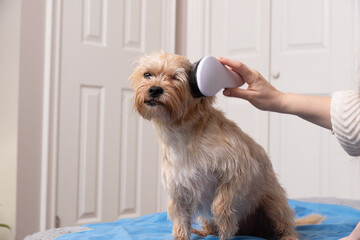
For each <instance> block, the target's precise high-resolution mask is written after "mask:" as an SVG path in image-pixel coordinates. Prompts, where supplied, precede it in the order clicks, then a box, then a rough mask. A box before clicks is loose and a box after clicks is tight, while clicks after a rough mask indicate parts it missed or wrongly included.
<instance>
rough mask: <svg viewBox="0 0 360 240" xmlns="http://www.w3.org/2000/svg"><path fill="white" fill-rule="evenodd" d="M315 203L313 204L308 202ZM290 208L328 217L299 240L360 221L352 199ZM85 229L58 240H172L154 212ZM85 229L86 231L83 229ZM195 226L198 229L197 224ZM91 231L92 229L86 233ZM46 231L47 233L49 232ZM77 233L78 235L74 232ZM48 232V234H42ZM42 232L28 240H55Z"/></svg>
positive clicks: (304, 229)
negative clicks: (41, 235)
mask: <svg viewBox="0 0 360 240" xmlns="http://www.w3.org/2000/svg"><path fill="white" fill-rule="evenodd" d="M307 201H312V202H307ZM315 201H318V202H319V201H320V202H321V201H327V202H333V203H339V204H346V205H350V206H352V207H349V206H345V205H339V204H327V203H315ZM289 204H290V206H291V207H292V208H293V209H294V210H295V213H296V216H297V217H303V216H307V215H309V214H312V213H317V214H321V215H324V216H326V220H325V221H324V222H323V223H322V224H320V225H306V226H298V227H297V228H296V230H297V232H298V233H299V234H300V239H304V240H305V239H309V240H315V239H319V240H320V239H329V240H330V239H339V238H341V237H344V236H347V235H349V234H350V232H351V231H352V230H353V229H354V227H355V226H356V224H357V223H358V222H359V221H360V210H359V209H356V208H357V207H359V208H360V204H359V201H351V200H341V199H340V200H338V199H316V198H312V199H303V200H302V201H297V200H289ZM82 227H83V228H82V229H77V227H75V228H62V229H63V230H64V229H65V230H67V231H68V232H73V233H70V234H65V232H64V233H62V234H61V235H62V236H60V234H59V235H58V236H59V237H57V238H56V240H75V239H76V240H85V239H86V240H90V239H99V240H102V239H103V240H105V239H106V240H112V239H114V240H115V239H116V240H118V239H121V240H145V239H146V240H155V239H156V240H162V239H163V240H170V239H172V236H171V229H172V222H171V221H169V220H168V219H167V214H166V212H163V213H154V214H149V215H146V216H142V217H138V218H131V219H120V220H118V221H116V222H111V223H96V224H89V225H84V226H82ZM84 227H86V228H84ZM193 227H195V228H199V226H198V225H194V226H193ZM87 229H91V230H87ZM59 230H61V229H57V230H56V229H54V230H49V231H50V232H51V231H53V233H54V231H59ZM49 231H47V232H49ZM75 231H77V232H75ZM42 233H46V232H42ZM39 234H41V233H37V234H34V235H32V236H28V237H27V238H25V240H33V239H38V240H39V239H44V240H50V239H54V237H53V238H45V237H44V238H40V235H39ZM63 234H65V235H63ZM191 239H192V240H195V239H207V240H218V239H219V238H218V237H216V236H208V237H206V238H204V237H200V236H197V235H195V234H192V235H191ZM240 239H249V240H250V239H262V238H257V237H247V236H241V237H234V238H232V240H240Z"/></svg>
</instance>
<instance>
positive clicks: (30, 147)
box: [16, 0, 176, 239]
mask: <svg viewBox="0 0 360 240" xmlns="http://www.w3.org/2000/svg"><path fill="white" fill-rule="evenodd" d="M104 1H108V0H104ZM26 2H27V1H22V13H21V16H22V20H21V23H22V27H21V36H22V37H21V52H22V53H21V56H20V80H19V82H20V91H19V96H20V100H19V143H18V170H17V206H16V208H17V216H16V239H23V238H24V237H25V236H26V235H28V234H31V233H34V232H38V231H44V230H46V229H49V228H54V227H55V226H56V223H55V217H56V205H57V202H56V199H57V196H56V194H57V163H58V162H57V161H58V118H59V86H60V81H61V76H60V70H61V37H62V32H61V28H62V26H61V22H62V2H63V0H38V1H37V2H36V4H35V5H36V7H34V6H35V5H34V3H33V2H32V3H26ZM162 13H163V16H162V18H163V21H162V23H163V24H162V33H163V34H162V38H161V39H162V43H161V45H162V48H163V50H164V51H168V52H174V51H175V27H176V0H163V1H162ZM34 25H36V26H37V27H36V30H37V31H36V34H34V31H33V28H34ZM34 51H35V52H36V54H37V55H36V57H34V55H33V54H23V53H29V52H30V53H34ZM21 63H23V64H21ZM29 80H31V81H29ZM30 82H31V83H32V84H30ZM25 87H26V90H25ZM25 91H26V92H28V94H26V92H25ZM29 93H30V94H29ZM36 93H38V94H37V95H36V96H37V97H36V98H34V96H33V95H34V94H36ZM22 96H24V97H22ZM29 123H34V124H29ZM29 132H30V134H31V136H28V135H29ZM29 189H31V191H29ZM163 194H164V193H162V192H161V193H159V196H162V195H163Z"/></svg>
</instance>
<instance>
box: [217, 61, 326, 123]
mask: <svg viewBox="0 0 360 240" xmlns="http://www.w3.org/2000/svg"><path fill="white" fill-rule="evenodd" d="M219 61H220V62H221V63H222V64H224V65H226V66H228V67H230V69H232V70H233V71H235V72H237V73H238V74H240V75H241V77H242V78H243V79H244V81H245V82H246V83H247V84H248V88H247V89H241V88H232V89H225V90H224V92H223V94H224V95H226V96H230V97H238V98H242V99H245V100H247V101H249V102H250V103H251V104H252V105H254V106H255V107H257V108H258V109H261V110H266V111H273V112H279V113H287V114H292V115H297V116H299V117H301V118H303V119H305V120H307V121H309V122H312V123H314V124H317V125H319V126H322V127H324V128H327V129H331V116H330V106H331V98H330V97H320V96H307V95H300V94H293V93H284V92H281V91H279V90H277V89H276V88H275V87H273V86H272V85H271V84H270V83H269V82H268V81H266V80H265V78H264V77H263V76H261V74H260V73H259V72H257V71H256V70H254V69H251V68H249V67H248V66H246V65H245V64H243V63H241V62H240V61H237V60H232V59H227V58H219Z"/></svg>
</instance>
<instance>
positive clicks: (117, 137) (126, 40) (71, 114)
mask: <svg viewBox="0 0 360 240" xmlns="http://www.w3.org/2000/svg"><path fill="white" fill-rule="evenodd" d="M163 3H164V2H163V1H161V0H151V1H148V0H146V1H145V0H123V1H117V0H116V1H112V0H83V1H70V0H64V1H62V22H61V26H62V38H61V69H60V97H59V98H60V99H59V103H60V107H59V130H58V192H57V215H58V216H59V218H60V220H61V226H69V225H82V224H88V223H94V222H104V221H114V220H117V219H118V218H122V217H137V216H140V215H144V214H147V213H151V212H156V211H157V207H158V206H157V198H158V195H159V194H158V190H159V189H158V176H157V175H158V165H159V163H160V162H159V159H158V145H157V140H156V136H155V134H154V131H153V128H152V127H151V125H150V123H149V122H148V121H145V120H143V119H142V118H140V117H139V116H138V114H137V113H135V112H134V110H133V109H132V96H133V90H132V89H131V87H130V82H129V80H128V78H129V76H130V74H131V71H132V69H133V67H134V66H133V65H132V63H133V61H134V60H135V58H136V57H138V56H140V55H142V54H144V53H149V52H152V51H154V50H158V49H161V48H162V35H163V34H164V33H163V28H162V9H163V8H162V6H163Z"/></svg>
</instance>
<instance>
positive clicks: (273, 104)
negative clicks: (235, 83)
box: [218, 58, 284, 112]
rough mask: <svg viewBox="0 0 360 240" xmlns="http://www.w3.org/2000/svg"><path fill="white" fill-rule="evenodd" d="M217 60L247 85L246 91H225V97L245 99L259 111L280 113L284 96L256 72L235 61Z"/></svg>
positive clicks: (235, 89) (236, 89) (239, 89)
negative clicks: (235, 73) (239, 76)
mask: <svg viewBox="0 0 360 240" xmlns="http://www.w3.org/2000/svg"><path fill="white" fill-rule="evenodd" d="M218 60H219V61H220V62H221V63H222V64H224V65H226V66H228V67H229V68H230V69H231V70H232V71H235V72H237V73H238V74H240V75H241V77H242V78H243V79H244V81H245V82H246V83H247V84H248V88H247V89H246V90H245V89H241V88H231V89H225V90H224V91H223V94H224V95H225V96H229V97H237V98H242V99H245V100H247V101H249V102H250V103H251V104H252V105H254V106H255V107H256V108H258V109H261V110H267V111H276V112H281V105H282V104H281V103H282V99H283V95H284V94H283V93H282V92H280V91H278V90H277V89H276V88H274V87H273V86H272V85H271V84H270V83H269V82H268V81H266V80H265V79H264V77H263V76H261V74H260V73H259V72H258V71H256V70H254V69H251V68H249V67H248V66H246V65H245V64H243V63H242V62H240V61H237V60H233V59H227V58H218Z"/></svg>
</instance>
